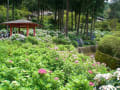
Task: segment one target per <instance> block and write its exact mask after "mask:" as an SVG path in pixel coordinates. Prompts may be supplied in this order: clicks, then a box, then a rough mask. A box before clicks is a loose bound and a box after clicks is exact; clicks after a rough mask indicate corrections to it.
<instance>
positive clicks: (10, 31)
mask: <svg viewBox="0 0 120 90" xmlns="http://www.w3.org/2000/svg"><path fill="white" fill-rule="evenodd" d="M11 36H12V25H10V37H11Z"/></svg>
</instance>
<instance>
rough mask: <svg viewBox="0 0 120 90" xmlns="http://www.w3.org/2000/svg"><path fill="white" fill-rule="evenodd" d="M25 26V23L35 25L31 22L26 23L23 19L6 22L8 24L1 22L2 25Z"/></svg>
mask: <svg viewBox="0 0 120 90" xmlns="http://www.w3.org/2000/svg"><path fill="white" fill-rule="evenodd" d="M19 23H20V24H22V23H23V24H25V23H26V24H27V23H29V24H36V23H33V22H31V21H28V20H24V19H21V20H14V21H8V22H3V23H2V24H19Z"/></svg>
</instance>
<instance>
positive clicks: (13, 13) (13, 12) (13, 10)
mask: <svg viewBox="0 0 120 90" xmlns="http://www.w3.org/2000/svg"><path fill="white" fill-rule="evenodd" d="M12 5H13V6H12V20H14V15H15V1H14V0H13V4H12Z"/></svg>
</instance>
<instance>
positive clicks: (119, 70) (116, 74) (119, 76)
mask: <svg viewBox="0 0 120 90" xmlns="http://www.w3.org/2000/svg"><path fill="white" fill-rule="evenodd" d="M114 76H115V77H117V80H120V68H118V69H117V71H116V72H114Z"/></svg>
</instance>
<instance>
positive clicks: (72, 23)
mask: <svg viewBox="0 0 120 90" xmlns="http://www.w3.org/2000/svg"><path fill="white" fill-rule="evenodd" d="M71 30H72V31H73V11H72V12H71Z"/></svg>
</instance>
